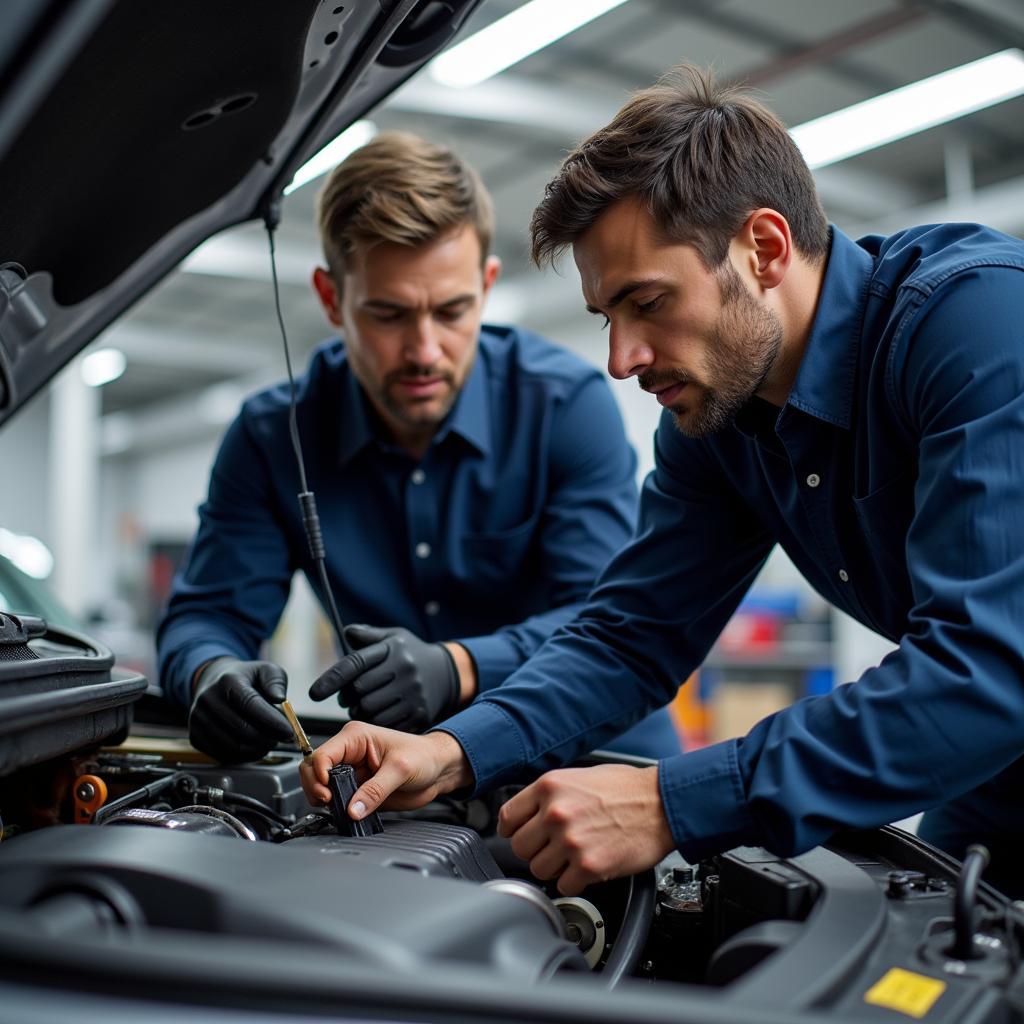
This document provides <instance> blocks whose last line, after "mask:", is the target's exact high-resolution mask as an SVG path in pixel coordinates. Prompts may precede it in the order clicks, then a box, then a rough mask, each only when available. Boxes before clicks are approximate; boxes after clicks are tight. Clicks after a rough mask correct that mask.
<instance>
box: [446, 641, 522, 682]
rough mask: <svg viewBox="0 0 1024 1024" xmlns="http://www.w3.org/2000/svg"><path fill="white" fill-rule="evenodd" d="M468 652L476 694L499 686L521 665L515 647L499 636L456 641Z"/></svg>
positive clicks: (520, 659) (520, 658)
mask: <svg viewBox="0 0 1024 1024" xmlns="http://www.w3.org/2000/svg"><path fill="white" fill-rule="evenodd" d="M455 643H457V644H461V645H462V646H463V647H465V648H466V650H467V651H469V656H470V657H471V658H472V659H473V664H474V665H476V685H477V693H484V692H485V691H487V690H493V689H494V688H495V687H496V686H500V685H501V684H502V683H503V682H504V681H505V680H506V679H508V677H509V676H510V675H512V673H513V672H515V670H516V669H517V668H519V666H520V665H521V664H522V663H523V659H522V657H521V656H520V655H519V653H518V651H517V650H516V647H515V645H514V644H513V643H512V641H511V640H509V639H508V638H507V637H504V636H501V635H499V634H496V633H495V634H492V635H491V636H473V637H469V638H468V639H466V640H456V641H455Z"/></svg>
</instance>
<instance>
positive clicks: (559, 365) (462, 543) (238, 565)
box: [158, 327, 678, 750]
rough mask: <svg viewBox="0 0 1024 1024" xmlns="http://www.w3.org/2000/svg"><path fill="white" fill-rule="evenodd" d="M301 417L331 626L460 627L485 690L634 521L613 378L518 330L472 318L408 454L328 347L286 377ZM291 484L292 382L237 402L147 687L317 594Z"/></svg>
mask: <svg viewBox="0 0 1024 1024" xmlns="http://www.w3.org/2000/svg"><path fill="white" fill-rule="evenodd" d="M298 419H299V430H300V434H301V437H302V439H303V442H304V451H305V458H306V469H307V475H308V479H309V484H310V487H311V488H312V489H313V490H314V492H315V493H316V496H317V505H318V508H319V513H320V522H321V525H322V527H323V531H324V540H325V544H326V550H327V563H328V575H329V577H330V581H331V586H332V587H333V589H334V594H335V597H336V599H337V602H338V607H339V611H340V613H341V616H342V618H343V620H344V621H346V622H368V623H372V624H374V625H382V626H389V625H401V626H405V627H406V628H407V629H410V630H412V631H413V632H415V633H417V634H418V635H419V636H421V637H424V638H425V639H428V640H434V641H438V640H452V639H458V640H459V641H460V642H461V643H462V644H464V645H465V647H466V648H467V649H468V650H469V652H470V654H471V655H472V656H473V659H474V661H475V663H476V667H477V671H478V675H479V684H480V688H481V690H487V689H489V688H491V687H494V686H497V685H498V683H500V682H501V681H502V680H503V679H505V677H506V676H508V675H509V674H510V673H511V672H512V671H513V670H514V669H515V668H517V667H518V666H519V665H520V664H522V662H523V661H525V660H526V658H527V657H528V656H529V655H530V654H531V653H532V652H533V651H534V650H536V649H537V647H539V646H540V644H541V643H542V642H543V641H544V640H545V639H546V638H547V637H548V636H549V635H550V634H551V633H552V631H553V630H554V629H555V628H556V627H557V626H559V625H561V624H562V623H564V622H567V621H568V620H569V619H571V618H572V617H573V615H574V614H575V613H576V612H577V611H578V610H579V608H580V602H581V601H582V600H583V598H585V597H586V595H587V593H588V591H589V590H590V588H591V586H592V585H593V583H594V580H595V579H596V577H597V574H598V572H599V571H600V570H601V568H602V567H603V566H604V565H605V563H606V562H607V561H608V559H609V558H610V557H611V556H612V554H613V553H614V552H615V551H617V550H618V549H619V548H620V547H621V546H622V545H623V544H624V543H625V542H626V541H627V540H628V538H629V536H630V534H631V532H632V527H633V524H634V522H635V509H636V485H635V483H634V473H635V457H634V455H633V452H632V450H631V449H630V447H629V445H628V443H627V441H626V438H625V433H624V431H623V425H622V418H621V416H620V414H619V411H618V408H617V406H616V404H615V401H614V399H613V398H612V395H611V391H610V390H609V388H608V386H607V384H606V382H605V381H604V379H603V378H602V376H601V374H600V373H599V372H598V371H597V370H595V369H594V368H593V367H590V366H588V365H587V364H586V363H584V362H583V361H582V360H580V359H578V358H577V357H575V356H573V355H571V354H570V353H568V352H566V351H565V350H564V349H560V348H557V347H556V346H554V345H552V344H550V343H549V342H546V341H544V340H543V339H542V338H539V337H538V336H536V335H533V334H530V333H529V332H526V331H521V330H517V329H515V328H504V327H488V328H485V329H484V330H483V332H482V333H481V337H480V345H479V351H478V354H477V358H476V360H475V362H474V365H473V368H472V370H471V372H470V374H469V377H468V378H467V381H466V384H465V385H464V387H463V389H462V391H461V393H460V395H459V397H458V399H457V401H456V404H455V406H454V408H453V409H452V411H451V413H450V414H449V416H448V417H447V419H446V420H445V422H444V424H443V425H442V427H441V429H440V430H439V431H438V433H437V434H436V436H435V437H434V439H433V441H432V443H431V446H430V448H429V449H428V451H427V453H426V454H425V455H424V456H423V458H422V459H421V460H420V461H419V462H417V461H415V460H414V459H412V458H411V457H410V456H409V455H408V454H406V453H405V452H404V451H403V450H401V449H400V448H397V447H395V446H394V445H392V444H389V443H388V442H387V441H386V440H384V437H386V435H385V433H384V431H383V428H382V426H381V424H380V423H379V421H378V419H377V417H376V415H375V414H374V413H373V411H372V407H371V406H370V405H369V403H368V401H367V400H366V397H365V395H364V393H363V391H362V389H361V387H360V386H359V384H358V383H357V381H356V379H355V378H354V377H353V375H352V373H351V371H350V369H349V366H348V363H347V361H346V357H345V348H344V345H343V344H342V343H341V342H340V341H333V342H329V343H327V344H325V345H323V346H321V347H320V348H319V349H317V350H316V352H315V353H314V355H313V357H312V360H311V362H310V366H309V369H308V372H307V373H306V374H305V375H304V376H303V377H302V378H301V379H300V380H299V382H298ZM300 489H301V488H300V486H299V477H298V471H297V469H296V464H295V458H294V455H293V453H292V449H291V444H290V441H289V433H288V389H287V387H285V386H281V387H276V388H273V389H271V390H268V391H264V392H262V393H261V394H258V395H256V396H255V397H253V398H251V399H249V400H248V401H247V402H246V403H245V405H244V406H243V408H242V411H241V413H240V415H239V416H238V418H237V419H236V420H235V422H234V423H233V424H232V426H231V427H230V428H229V430H228V432H227V434H226V436H225V438H224V441H223V443H222V446H221V449H220V452H219V454H218V456H217V459H216V462H215V464H214V467H213V472H212V475H211V479H210V493H209V498H208V500H207V502H206V503H205V504H204V505H203V506H202V507H201V508H200V525H199V532H198V534H197V536H196V539H195V543H194V545H193V547H192V551H191V553H190V555H189V558H188V562H187V564H186V566H185V569H184V571H183V572H182V574H181V575H180V576H179V578H178V579H177V580H176V582H175V587H174V592H173V595H172V597H171V601H170V605H169V608H168V611H167V614H166V616H165V618H164V620H163V622H162V623H161V626H160V630H159V635H158V653H159V660H160V676H161V681H162V683H163V686H164V689H165V690H166V691H168V692H169V693H170V694H171V696H172V697H173V698H174V699H175V700H177V701H178V702H180V703H184V704H187V703H188V702H189V700H190V695H191V679H192V677H193V675H194V673H195V672H196V670H197V669H198V668H199V667H200V666H201V665H202V664H203V663H204V662H206V661H208V660H209V659H211V658H213V657H217V656H220V655H224V654H230V655H232V656H235V657H240V658H255V657H257V655H258V651H259V648H260V644H261V643H262V642H263V641H264V640H265V639H266V638H267V637H269V636H270V634H271V633H272V632H273V629H274V626H275V625H276V623H277V621H278V618H279V617H280V615H281V611H282V609H283V608H284V605H285V602H286V600H287V597H288V591H289V587H290V582H291V578H292V575H293V573H295V572H296V571H297V570H303V571H306V572H307V574H308V575H309V576H310V583H311V584H312V586H313V588H314V589H315V590H317V592H318V596H319V597H321V599H322V595H320V594H319V589H320V584H319V581H318V580H317V578H316V574H315V572H313V571H311V565H310V559H309V555H308V550H307V546H306V540H305V536H304V534H303V531H302V523H301V518H300V514H299V506H298V503H297V501H296V494H297V493H298V492H299V490H300ZM664 719H665V721H664V723H663V725H664V728H665V729H669V735H671V730H670V728H669V726H668V718H667V713H666V714H665V716H664ZM662 731H664V730H662ZM662 749H665V748H664V746H662ZM669 749H672V748H671V747H670V748H669ZM674 749H676V750H678V745H676V746H675V748H674Z"/></svg>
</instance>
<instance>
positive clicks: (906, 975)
mask: <svg viewBox="0 0 1024 1024" xmlns="http://www.w3.org/2000/svg"><path fill="white" fill-rule="evenodd" d="M945 991H946V983H945V982H944V981H939V980H938V978H929V977H928V976H927V975H926V974H915V973H914V972H913V971H904V970H903V969H902V968H899V967H893V968H892V970H890V971H886V973H885V975H884V976H883V977H882V978H880V979H879V980H878V981H877V982H875V984H874V985H872V986H871V988H869V989H868V990H867V992H865V993H864V1002H865V1003H872V1004H873V1005H874V1006H884V1007H885V1008H886V1009H887V1010H895V1011H896V1012H897V1013H905V1014H906V1015H907V1016H908V1017H917V1018H918V1019H920V1018H921V1017H923V1016H924V1015H925V1014H926V1013H927V1012H928V1011H929V1010H930V1009H931V1008H932V1007H933V1006H934V1005H935V1000H936V999H938V998H939V996H941V995H942V993H943V992H945Z"/></svg>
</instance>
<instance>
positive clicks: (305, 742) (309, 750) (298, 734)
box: [281, 700, 313, 764]
mask: <svg viewBox="0 0 1024 1024" xmlns="http://www.w3.org/2000/svg"><path fill="white" fill-rule="evenodd" d="M281 710H282V711H283V712H284V717H285V718H287V719H288V724H289V725H290V726H291V727H292V732H293V733H295V742H296V743H297V744H298V745H299V750H301V751H302V760H303V761H305V763H306V764H312V762H313V747H312V745H311V744H310V742H309V737H308V736H307V735H306V730H305V729H303V728H302V723H301V722H300V721H299V718H298V715H296V714H295V708H293V707H292V702H291V701H290V700H286V701H282V702H281Z"/></svg>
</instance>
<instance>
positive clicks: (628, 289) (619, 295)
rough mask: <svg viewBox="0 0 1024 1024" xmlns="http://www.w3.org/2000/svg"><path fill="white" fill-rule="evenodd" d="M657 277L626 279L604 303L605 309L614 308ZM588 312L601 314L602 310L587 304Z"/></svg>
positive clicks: (653, 281)
mask: <svg viewBox="0 0 1024 1024" xmlns="http://www.w3.org/2000/svg"><path fill="white" fill-rule="evenodd" d="M658 281H659V278H656V277H647V278H643V279H642V280H637V281H627V282H626V283H625V284H624V285H623V286H622V287H621V288H620V289H619V290H618V291H617V292H616V293H615V294H614V295H613V296H612V297H611V298H610V299H609V300H608V301H607V302H606V303H605V309H614V308H615V307H616V306H617V305H618V304H619V303H620V302H621V301H622V300H623V299H626V298H628V297H629V296H630V295H632V294H633V292H636V291H639V290H640V289H641V288H646V287H647V286H648V285H651V284H657V283H658ZM587 312H588V313H597V314H601V313H602V312H603V310H600V309H598V308H597V307H596V306H591V305H590V304H589V303H588V305H587Z"/></svg>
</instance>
